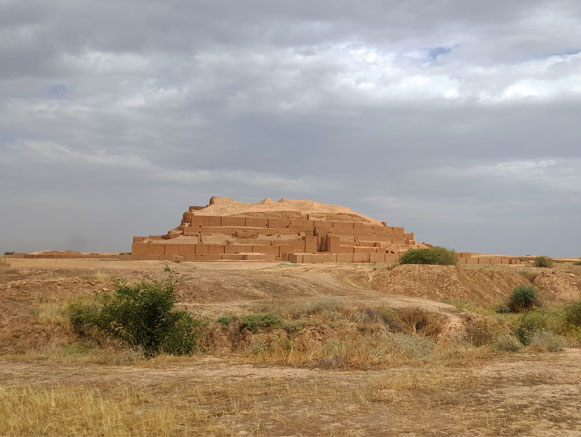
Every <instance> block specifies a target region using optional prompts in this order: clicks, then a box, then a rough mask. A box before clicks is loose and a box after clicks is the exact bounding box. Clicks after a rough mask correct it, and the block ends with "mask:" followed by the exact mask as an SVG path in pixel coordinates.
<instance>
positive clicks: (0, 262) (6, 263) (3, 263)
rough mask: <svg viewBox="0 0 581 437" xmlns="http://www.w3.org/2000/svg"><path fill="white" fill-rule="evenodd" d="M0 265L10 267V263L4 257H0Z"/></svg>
mask: <svg viewBox="0 0 581 437" xmlns="http://www.w3.org/2000/svg"><path fill="white" fill-rule="evenodd" d="M0 267H10V263H9V262H8V261H6V260H5V259H2V258H0Z"/></svg>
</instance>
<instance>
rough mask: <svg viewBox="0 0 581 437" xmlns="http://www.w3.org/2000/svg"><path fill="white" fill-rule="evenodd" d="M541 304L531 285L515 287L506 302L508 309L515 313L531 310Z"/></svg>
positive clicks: (535, 290)
mask: <svg viewBox="0 0 581 437" xmlns="http://www.w3.org/2000/svg"><path fill="white" fill-rule="evenodd" d="M540 304H541V299H540V297H539V294H538V293H537V289H536V288H535V287H533V286H532V285H519V286H518V287H515V288H514V290H513V291H512V294H511V295H510V298H509V301H508V308H509V309H510V310H511V311H512V312H515V313H518V312H521V311H527V310H530V309H533V308H534V307H535V306H539V305H540Z"/></svg>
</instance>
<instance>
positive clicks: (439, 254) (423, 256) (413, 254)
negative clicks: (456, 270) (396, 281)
mask: <svg viewBox="0 0 581 437" xmlns="http://www.w3.org/2000/svg"><path fill="white" fill-rule="evenodd" d="M457 263H458V257H457V255H456V252H454V251H453V250H448V249H446V248H444V247H439V246H436V247H429V248H426V249H411V250H408V251H407V252H406V253H404V254H403V255H402V256H401V258H400V264H437V265H442V266H449V265H456V264H457Z"/></svg>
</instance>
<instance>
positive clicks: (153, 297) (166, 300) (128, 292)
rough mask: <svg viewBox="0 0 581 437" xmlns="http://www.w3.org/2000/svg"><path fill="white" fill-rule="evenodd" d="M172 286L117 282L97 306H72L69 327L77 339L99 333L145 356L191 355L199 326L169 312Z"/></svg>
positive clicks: (189, 318) (169, 283) (172, 282)
mask: <svg viewBox="0 0 581 437" xmlns="http://www.w3.org/2000/svg"><path fill="white" fill-rule="evenodd" d="M175 285H176V281H175V280H174V279H173V278H171V277H170V278H168V279H166V280H164V281H151V282H145V281H144V282H140V283H138V284H135V285H129V284H127V283H125V282H118V283H117V284H116V287H115V291H114V292H112V293H104V294H102V295H101V296H100V299H99V301H98V302H91V303H89V304H85V305H77V306H73V307H72V308H71V315H70V320H71V324H72V326H73V328H74V329H75V330H76V332H77V333H78V334H79V335H85V336H91V337H93V338H95V337H96V335H98V333H97V332H96V331H99V332H101V333H104V334H105V335H107V336H109V337H111V338H114V339H118V340H121V341H122V342H124V343H126V344H128V345H129V346H131V347H133V348H137V349H143V351H144V353H145V354H146V355H148V356H153V355H156V354H158V353H159V352H166V353H169V354H175V355H186V354H191V353H192V352H194V351H195V350H196V348H197V337H198V334H199V328H200V327H201V325H202V322H201V321H200V320H196V319H194V318H192V316H191V315H189V314H188V313H186V312H185V311H175V310H174V309H173V307H174V305H175V301H176V295H175Z"/></svg>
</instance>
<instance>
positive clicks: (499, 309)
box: [494, 305, 510, 314]
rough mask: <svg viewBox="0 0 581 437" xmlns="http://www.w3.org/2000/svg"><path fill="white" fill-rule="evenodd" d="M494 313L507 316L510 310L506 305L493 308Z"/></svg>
mask: <svg viewBox="0 0 581 437" xmlns="http://www.w3.org/2000/svg"><path fill="white" fill-rule="evenodd" d="M494 312H495V313H497V314H508V313H510V308H509V307H508V305H497V306H495V307H494Z"/></svg>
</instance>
